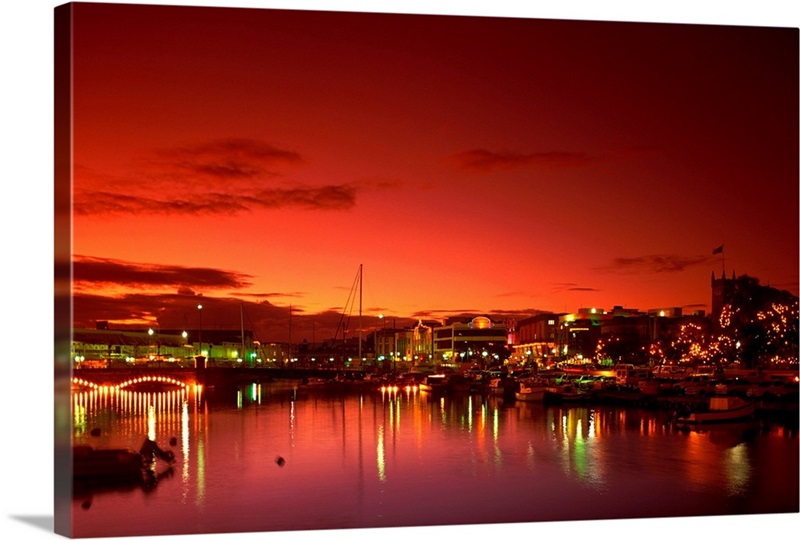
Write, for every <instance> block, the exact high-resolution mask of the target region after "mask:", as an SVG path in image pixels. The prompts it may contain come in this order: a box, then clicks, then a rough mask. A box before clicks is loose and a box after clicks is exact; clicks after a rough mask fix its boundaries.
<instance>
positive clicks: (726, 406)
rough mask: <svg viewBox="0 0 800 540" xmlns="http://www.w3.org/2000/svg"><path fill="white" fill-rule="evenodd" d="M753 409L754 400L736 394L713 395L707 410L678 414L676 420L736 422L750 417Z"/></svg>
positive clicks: (754, 406) (693, 422)
mask: <svg viewBox="0 0 800 540" xmlns="http://www.w3.org/2000/svg"><path fill="white" fill-rule="evenodd" d="M755 410H756V403H755V401H747V400H744V399H742V398H740V397H737V396H713V397H712V398H711V399H710V400H709V404H708V410H703V411H693V412H690V413H689V414H688V415H678V417H677V418H676V421H677V422H679V423H682V424H710V423H715V422H737V421H740V420H746V419H748V418H751V417H752V416H753V414H754V413H755Z"/></svg>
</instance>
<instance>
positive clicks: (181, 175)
mask: <svg viewBox="0 0 800 540" xmlns="http://www.w3.org/2000/svg"><path fill="white" fill-rule="evenodd" d="M302 163H304V160H303V158H302V157H301V156H300V154H298V153H297V152H293V151H290V150H285V149H281V148H278V147H275V146H273V145H270V144H267V143H265V142H262V141H258V140H253V139H236V138H230V139H221V140H214V141H209V142H205V143H197V144H194V145H187V146H182V147H176V148H168V149H159V150H156V151H155V152H154V153H153V154H152V156H151V157H150V158H148V159H146V160H144V161H143V162H140V163H138V164H136V165H134V166H132V167H131V170H132V172H131V174H130V176H129V177H128V178H120V177H113V176H110V175H104V174H103V173H102V171H94V170H91V169H88V168H86V167H83V166H80V165H78V166H76V171H77V173H78V174H79V176H80V177H81V181H80V182H78V183H77V185H79V186H84V189H82V190H81V189H77V190H76V191H75V193H74V203H73V206H74V212H75V214H77V215H108V214H131V215H132V214H135V215H167V214H184V215H201V214H202V215H219V214H226V215H229V214H231V213H233V212H242V211H253V210H261V209H266V210H274V209H278V208H295V209H301V210H349V209H351V208H353V207H354V206H355V203H356V195H357V193H358V191H360V190H361V189H364V186H361V185H359V184H356V183H336V184H333V183H329V184H325V185H302V184H294V185H292V184H290V183H287V182H282V183H278V182H277V180H276V177H278V176H282V170H283V169H284V168H285V167H287V166H292V165H300V164H302ZM381 187H383V188H385V186H381Z"/></svg>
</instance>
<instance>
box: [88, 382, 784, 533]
mask: <svg viewBox="0 0 800 540" xmlns="http://www.w3.org/2000/svg"><path fill="white" fill-rule="evenodd" d="M73 408H74V411H73V421H74V430H75V440H76V443H85V444H91V445H93V446H95V447H104V448H120V447H123V448H131V449H138V448H139V447H140V445H141V443H142V442H143V440H144V438H145V437H147V436H149V437H151V438H152V439H154V440H155V441H157V442H158V444H160V445H161V446H163V447H165V448H170V449H172V450H173V451H174V452H175V454H176V457H177V459H176V462H175V464H174V465H173V467H172V469H171V470H166V468H165V467H164V466H163V465H162V466H160V467H159V469H158V471H157V472H159V473H165V474H163V476H162V477H161V479H160V480H159V481H158V483H157V484H156V485H155V486H153V487H149V488H144V487H142V486H132V487H128V488H126V489H110V490H109V489H104V490H96V491H93V492H92V491H84V492H82V493H80V494H79V495H77V496H76V497H75V499H74V502H73V522H74V530H73V535H74V536H126V535H146V536H149V535H159V534H182V533H222V532H241V531H278V530H311V529H331V528H334V529H341V528H353V527H394V526H414V525H452V524H474V523H503V522H535V521H563V520H574V519H602V518H641V517H671V516H696V515H728V514H752V513H778V512H780V513H783V512H797V511H798V436H797V435H798V434H797V422H796V419H794V421H789V422H772V421H766V422H765V421H758V422H753V423H748V424H744V425H742V424H737V425H729V426H720V427H714V428H713V429H708V428H704V429H692V430H684V429H680V428H678V427H676V426H674V425H673V424H672V422H671V421H670V418H669V415H668V413H664V412H655V411H642V410H636V409H630V408H627V409H626V408H615V407H605V406H603V407H575V406H565V407H561V406H547V405H543V404H534V403H516V404H514V403H504V402H503V400H502V399H500V398H493V397H482V396H463V397H444V398H439V397H432V396H429V395H427V394H424V393H423V394H420V393H418V392H414V391H405V390H399V391H387V392H381V391H370V392H367V393H365V394H364V395H339V394H333V393H326V392H325V391H317V390H311V389H303V388H299V389H295V388H293V387H292V385H289V384H280V383H274V384H262V385H253V386H247V387H244V388H239V389H231V390H229V391H223V390H220V389H217V390H214V391H212V392H205V394H204V395H198V394H197V393H195V392H194V391H192V390H183V391H175V392H164V393H155V394H152V393H151V394H148V393H136V392H128V393H124V394H107V393H98V392H97V391H95V392H84V393H79V394H76V395H75V397H74V401H73ZM95 428H100V430H101V434H100V436H92V435H91V434H90V432H91V430H92V429H95ZM173 437H174V438H175V440H174V441H173V442H174V443H175V445H174V446H172V447H170V446H169V440H170V439H171V438H173ZM279 458H281V459H279Z"/></svg>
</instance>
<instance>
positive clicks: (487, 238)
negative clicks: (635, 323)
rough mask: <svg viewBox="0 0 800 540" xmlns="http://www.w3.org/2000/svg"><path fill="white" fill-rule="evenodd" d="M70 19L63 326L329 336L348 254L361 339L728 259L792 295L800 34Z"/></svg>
mask: <svg viewBox="0 0 800 540" xmlns="http://www.w3.org/2000/svg"><path fill="white" fill-rule="evenodd" d="M152 21H157V23H153V22H152ZM74 29H75V41H74V45H75V49H74V63H73V67H74V109H73V110H74V145H75V146H74V158H73V159H74V161H73V163H74V167H73V170H74V180H73V207H72V212H73V216H74V228H73V263H74V295H73V296H74V299H75V322H76V324H81V323H83V324H84V325H91V323H92V321H93V320H108V321H110V322H111V323H112V324H114V323H116V324H124V323H136V324H139V325H146V324H158V325H160V326H162V327H171V328H175V327H179V326H181V325H184V326H195V325H196V323H197V322H198V319H199V313H198V312H197V309H196V305H197V304H198V303H202V304H204V305H205V306H206V307H205V309H204V312H203V315H202V316H203V324H204V325H207V326H208V327H209V328H210V327H214V326H216V327H224V326H232V325H235V324H238V322H239V314H240V312H239V307H240V306H241V305H245V306H246V310H247V311H248V314H249V315H250V316H251V317H254V318H257V319H258V321H259V322H258V323H256V324H258V325H260V326H261V328H259V329H257V334H263V335H264V337H263V338H262V339H270V340H273V339H274V340H286V337H287V334H288V331H289V322H288V320H289V310H290V309H291V311H292V314H293V317H295V318H294V321H295V323H294V327H293V332H294V334H295V336H296V337H297V338H298V339H302V338H304V337H305V338H307V339H310V338H311V335H312V333H315V334H316V337H315V339H316V341H320V340H323V339H327V338H331V337H333V331H332V329H331V324H333V323H334V322H335V321H337V320H338V319H339V317H340V316H341V313H342V311H343V310H344V309H345V308H346V306H345V304H346V302H347V301H348V298H350V299H351V301H352V298H351V297H350V296H349V295H350V293H351V292H352V290H351V289H352V286H353V280H354V277H355V276H356V274H357V272H358V268H359V266H360V265H362V264H363V267H364V282H363V306H362V309H363V313H364V316H365V317H368V318H371V319H373V320H372V321H371V323H372V326H374V325H375V324H377V322H376V320H377V316H378V315H379V314H383V315H385V316H386V317H390V318H392V319H418V318H423V319H428V318H441V317H443V316H447V315H458V314H461V313H480V314H488V315H492V316H495V317H500V318H503V317H506V316H508V317H521V316H524V315H526V314H528V315H532V314H535V313H537V312H540V311H551V312H569V311H576V310H577V309H579V308H582V307H586V308H588V307H597V308H603V309H610V308H611V307H612V306H614V305H621V306H624V307H626V308H633V309H641V310H647V309H651V308H661V307H681V308H683V309H685V310H689V311H691V310H708V309H709V308H710V276H711V272H712V271H715V272H716V273H717V275H719V274H721V272H722V260H723V257H724V258H725V267H726V271H727V272H728V273H729V274H730V273H731V272H733V271H735V272H736V273H737V274H739V275H741V274H747V275H751V276H754V277H757V278H759V279H760V280H761V281H762V283H763V284H766V285H771V286H773V287H776V288H781V289H786V290H788V291H790V292H792V293H793V294H795V295H797V287H798V285H797V274H798V265H797V260H798V233H797V222H798V211H797V199H798V186H797V160H798V151H797V147H798V136H797V116H798V115H797V111H798V106H797V100H796V98H797V72H798V70H797V47H796V45H797V31H796V29H795V30H791V29H776V28H755V27H753V28H748V27H732V26H727V27H726V26H707V25H669V24H655V23H651V24H641V23H614V22H586V21H558V20H534V19H513V18H476V17H459V16H422V15H385V14H364V13H333V12H327V13H326V12H292V11H278V10H247V9H213V10H212V9H207V8H190V7H168V6H149V7H148V6H123V5H111V6H103V5H84V6H81V5H78V6H77V8H76V19H75V27H74ZM198 36H202V39H199V37H198ZM587 44H591V47H587ZM719 246H724V251H723V252H722V253H714V251H715V250H716V248H718V247H719ZM355 301H356V302H357V299H356V300H355ZM353 309H355V310H357V309H358V308H357V305H356V307H355V308H352V307H351V313H352V312H353ZM366 324H367V325H370V323H369V322H367V323H366ZM351 328H352V326H351Z"/></svg>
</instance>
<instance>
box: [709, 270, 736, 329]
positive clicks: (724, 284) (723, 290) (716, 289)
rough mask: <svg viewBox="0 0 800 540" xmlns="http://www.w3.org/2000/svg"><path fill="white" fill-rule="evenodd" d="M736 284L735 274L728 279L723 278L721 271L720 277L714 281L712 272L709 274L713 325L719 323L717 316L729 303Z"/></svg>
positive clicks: (714, 276)
mask: <svg viewBox="0 0 800 540" xmlns="http://www.w3.org/2000/svg"><path fill="white" fill-rule="evenodd" d="M735 284H736V272H734V273H733V276H732V277H731V278H730V279H727V278H726V277H725V270H724V269H723V270H722V277H721V278H720V279H716V275H715V274H714V272H713V271H712V272H711V321H712V323H713V324H717V323H718V322H719V316H720V314H721V313H722V308H723V306H724V305H725V304H728V303H730V302H731V299H732V298H733V294H734V290H735V288H736V287H735Z"/></svg>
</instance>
